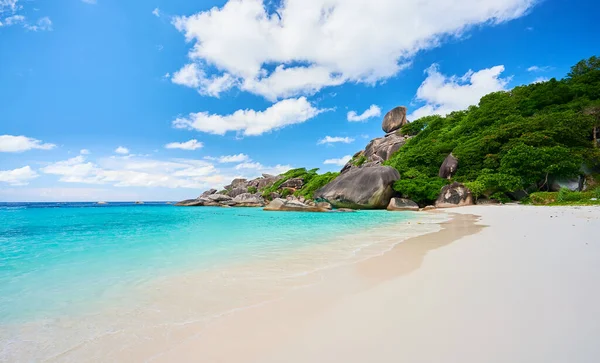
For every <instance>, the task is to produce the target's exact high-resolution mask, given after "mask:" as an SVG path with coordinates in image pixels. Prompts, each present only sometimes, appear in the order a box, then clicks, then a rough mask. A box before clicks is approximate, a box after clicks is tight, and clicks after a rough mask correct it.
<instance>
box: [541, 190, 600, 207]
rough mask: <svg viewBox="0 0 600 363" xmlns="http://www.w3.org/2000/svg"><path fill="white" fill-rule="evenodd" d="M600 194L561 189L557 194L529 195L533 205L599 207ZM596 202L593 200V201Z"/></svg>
mask: <svg viewBox="0 0 600 363" xmlns="http://www.w3.org/2000/svg"><path fill="white" fill-rule="evenodd" d="M598 194H600V192H598V191H597V190H594V191H588V192H572V191H570V190H569V189H567V188H562V189H560V191H558V192H537V193H532V194H531V195H530V201H531V204H534V205H600V198H598V197H597V195H598ZM594 198H595V199H596V200H593V199H594Z"/></svg>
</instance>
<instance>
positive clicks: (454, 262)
mask: <svg viewBox="0 0 600 363" xmlns="http://www.w3.org/2000/svg"><path fill="white" fill-rule="evenodd" d="M448 212H453V213H457V214H456V215H455V217H454V220H453V221H451V222H449V223H447V224H446V225H445V226H444V229H443V230H442V231H440V232H437V233H433V234H429V235H426V236H421V237H418V238H414V239H410V240H408V241H405V242H403V243H401V244H399V245H398V246H397V247H396V248H395V249H394V250H393V251H391V252H389V253H387V254H385V255H383V256H381V257H376V258H372V259H369V260H367V261H363V262H360V263H357V264H354V265H352V266H346V267H341V268H336V269H332V270H330V271H327V272H325V273H324V276H323V282H322V283H320V284H317V285H315V286H313V287H310V288H305V289H300V290H296V291H293V292H292V293H289V294H287V295H286V296H283V297H282V298H281V299H279V300H277V301H275V302H271V303H268V304H264V305H261V306H258V307H255V308H251V309H247V310H242V311H239V312H235V313H233V314H230V315H228V316H225V317H223V318H221V319H217V320H216V321H215V323H214V324H213V325H212V326H210V327H208V328H207V329H203V331H202V332H201V333H199V334H198V335H195V336H193V337H192V338H188V339H185V340H183V341H182V342H181V344H179V345H178V346H176V347H174V348H172V349H170V350H168V351H166V352H164V353H163V354H160V355H158V356H154V357H153V358H152V359H151V360H150V361H158V362H456V363H469V362H473V363H475V362H476V363H481V362H512V363H514V362H527V363H531V362H545V363H548V362H590V363H591V362H599V361H600V291H599V286H600V238H598V232H599V231H600V208H593V207H581V208H579V207H569V208H567V207H556V208H550V207H524V206H481V207H479V206H474V207H464V208H457V209H453V210H448ZM475 216H480V217H481V218H479V221H478V218H476V217H475ZM123 358H124V359H129V360H131V361H137V360H138V359H139V358H141V357H140V356H129V357H123ZM146 358H147V357H144V360H145V359H146Z"/></svg>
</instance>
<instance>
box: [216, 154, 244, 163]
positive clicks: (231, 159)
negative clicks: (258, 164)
mask: <svg viewBox="0 0 600 363" xmlns="http://www.w3.org/2000/svg"><path fill="white" fill-rule="evenodd" d="M215 159H216V160H217V161H218V162H219V163H241V162H243V161H250V157H249V156H248V155H246V154H237V155H223V156H219V157H218V158H215Z"/></svg>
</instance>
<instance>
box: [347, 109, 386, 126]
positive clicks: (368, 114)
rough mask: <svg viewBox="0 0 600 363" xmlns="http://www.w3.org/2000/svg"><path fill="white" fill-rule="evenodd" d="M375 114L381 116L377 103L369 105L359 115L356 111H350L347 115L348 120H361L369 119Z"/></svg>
mask: <svg viewBox="0 0 600 363" xmlns="http://www.w3.org/2000/svg"><path fill="white" fill-rule="evenodd" d="M377 116H381V108H379V106H377V105H371V107H369V108H368V109H367V110H365V112H363V113H361V114H360V115H358V114H357V113H356V111H350V112H348V115H347V117H348V121H350V122H362V121H365V120H367V119H370V118H371V117H377Z"/></svg>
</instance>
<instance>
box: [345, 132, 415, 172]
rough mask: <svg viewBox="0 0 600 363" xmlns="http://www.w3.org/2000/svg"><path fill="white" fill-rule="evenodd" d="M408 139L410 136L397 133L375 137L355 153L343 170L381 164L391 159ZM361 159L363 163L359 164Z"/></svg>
mask: <svg viewBox="0 0 600 363" xmlns="http://www.w3.org/2000/svg"><path fill="white" fill-rule="evenodd" d="M406 141H408V137H404V136H400V135H398V134H397V133H391V134H387V135H385V136H384V137H378V138H376V139H373V140H371V141H370V142H369V144H367V147H366V148H365V150H363V151H359V152H357V153H356V154H354V156H353V157H352V159H351V160H350V161H348V162H347V163H346V165H344V167H343V168H342V170H341V172H342V173H345V172H347V171H348V170H351V169H355V168H368V167H372V166H377V165H381V164H382V163H383V162H384V161H387V160H389V159H390V157H391V156H392V155H393V154H394V153H395V152H396V151H398V150H400V148H401V147H402V146H403V145H404V144H406ZM361 159H362V164H360V165H359V164H358V163H357V161H359V160H361Z"/></svg>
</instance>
